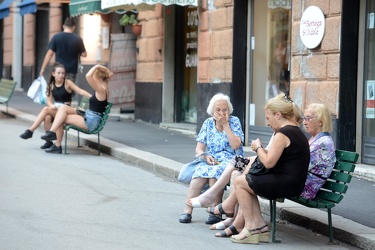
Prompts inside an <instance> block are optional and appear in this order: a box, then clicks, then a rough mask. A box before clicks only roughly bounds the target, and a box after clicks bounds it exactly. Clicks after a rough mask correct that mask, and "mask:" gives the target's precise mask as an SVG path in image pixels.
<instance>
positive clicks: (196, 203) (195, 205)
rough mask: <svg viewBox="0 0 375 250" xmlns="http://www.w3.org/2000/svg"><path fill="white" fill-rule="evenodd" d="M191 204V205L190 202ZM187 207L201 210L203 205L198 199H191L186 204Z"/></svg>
mask: <svg viewBox="0 0 375 250" xmlns="http://www.w3.org/2000/svg"><path fill="white" fill-rule="evenodd" d="M189 201H190V202H191V203H190V202H189ZM186 205H188V206H190V207H193V208H201V207H202V205H201V203H200V202H199V199H198V198H191V199H189V200H188V201H187V202H186Z"/></svg>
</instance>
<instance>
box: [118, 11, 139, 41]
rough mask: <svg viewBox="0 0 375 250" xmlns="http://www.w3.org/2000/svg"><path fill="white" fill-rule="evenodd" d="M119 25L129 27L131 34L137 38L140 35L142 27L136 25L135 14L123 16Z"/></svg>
mask: <svg viewBox="0 0 375 250" xmlns="http://www.w3.org/2000/svg"><path fill="white" fill-rule="evenodd" d="M119 22H120V25H122V26H127V25H131V26H132V30H133V33H134V34H135V35H137V36H139V35H140V34H141V31H142V25H140V24H138V20H137V16H136V15H135V14H130V15H128V14H124V15H122V17H121V18H120V21H119Z"/></svg>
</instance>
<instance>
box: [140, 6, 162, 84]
mask: <svg viewBox="0 0 375 250" xmlns="http://www.w3.org/2000/svg"><path fill="white" fill-rule="evenodd" d="M138 20H140V21H141V22H140V23H141V24H142V33H141V35H140V37H138V40H137V76H136V79H137V82H163V70H164V69H163V51H162V50H163V44H164V31H163V6H162V5H160V4H158V5H156V6H155V10H154V11H153V10H148V11H140V12H139V14H138Z"/></svg>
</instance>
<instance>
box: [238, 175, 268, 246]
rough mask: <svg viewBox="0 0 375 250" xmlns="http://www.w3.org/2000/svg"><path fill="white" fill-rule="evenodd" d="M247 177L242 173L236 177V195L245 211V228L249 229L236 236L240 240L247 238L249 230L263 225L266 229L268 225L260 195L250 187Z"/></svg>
mask: <svg viewBox="0 0 375 250" xmlns="http://www.w3.org/2000/svg"><path fill="white" fill-rule="evenodd" d="M245 177H246V176H245V175H241V176H240V177H238V178H236V181H235V183H236V196H237V199H238V203H239V205H240V207H241V209H242V212H243V217H244V220H245V226H244V228H246V229H247V230H244V231H241V233H240V234H239V235H238V236H237V237H235V239H238V240H241V239H244V238H246V235H245V234H246V233H247V231H250V230H254V229H260V228H262V227H263V229H265V228H266V227H264V226H265V225H267V223H266V221H265V220H264V218H263V216H262V214H261V211H260V205H259V200H258V196H257V195H256V194H255V193H254V191H253V190H252V189H251V188H250V187H249V184H248V182H247V180H246V178H245ZM255 233H257V232H255ZM258 233H259V232H258Z"/></svg>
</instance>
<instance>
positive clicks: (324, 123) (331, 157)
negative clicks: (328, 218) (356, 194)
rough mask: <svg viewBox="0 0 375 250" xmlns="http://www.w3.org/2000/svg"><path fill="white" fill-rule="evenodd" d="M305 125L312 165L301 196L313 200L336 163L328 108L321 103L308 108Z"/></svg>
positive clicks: (304, 120)
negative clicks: (308, 137)
mask: <svg viewBox="0 0 375 250" xmlns="http://www.w3.org/2000/svg"><path fill="white" fill-rule="evenodd" d="M303 125H304V127H305V131H306V132H307V133H309V134H310V135H311V138H310V140H309V144H310V165H309V169H308V173H307V179H306V183H305V188H304V190H303V192H302V194H301V196H302V197H304V198H306V199H310V200H311V199H314V198H315V195H316V193H317V192H318V191H319V189H320V188H321V187H322V186H323V184H324V183H325V181H326V180H327V178H328V177H329V176H330V174H331V172H332V169H333V168H334V166H335V162H336V154H335V145H334V143H333V140H332V137H331V136H330V134H329V132H331V131H332V119H331V115H330V112H329V110H328V108H327V107H326V106H325V105H324V104H320V103H312V104H310V105H309V106H307V108H306V109H305V116H304V117H303Z"/></svg>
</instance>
